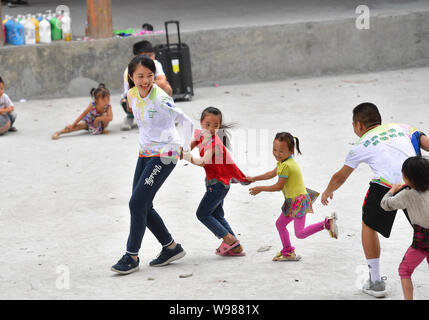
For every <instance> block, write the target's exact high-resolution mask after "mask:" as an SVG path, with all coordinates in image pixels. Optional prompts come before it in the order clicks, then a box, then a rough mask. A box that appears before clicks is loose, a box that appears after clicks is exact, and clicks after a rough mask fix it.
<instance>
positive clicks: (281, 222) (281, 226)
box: [276, 216, 287, 230]
mask: <svg viewBox="0 0 429 320" xmlns="http://www.w3.org/2000/svg"><path fill="white" fill-rule="evenodd" d="M286 225H287V223H286V220H285V219H284V217H283V216H280V217H279V218H278V219H277V221H276V228H277V229H278V230H283V229H284V228H286Z"/></svg>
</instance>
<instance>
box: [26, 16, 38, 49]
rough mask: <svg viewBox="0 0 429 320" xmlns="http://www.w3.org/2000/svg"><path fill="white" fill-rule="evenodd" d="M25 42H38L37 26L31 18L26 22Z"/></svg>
mask: <svg viewBox="0 0 429 320" xmlns="http://www.w3.org/2000/svg"><path fill="white" fill-rule="evenodd" d="M24 35H25V44H36V26H35V25H34V23H33V21H31V19H27V20H26V21H25V23H24Z"/></svg>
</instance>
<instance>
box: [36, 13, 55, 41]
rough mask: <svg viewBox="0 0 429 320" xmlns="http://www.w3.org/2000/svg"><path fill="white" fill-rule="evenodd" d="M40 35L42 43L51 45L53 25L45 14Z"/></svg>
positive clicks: (40, 27) (40, 26) (41, 22)
mask: <svg viewBox="0 0 429 320" xmlns="http://www.w3.org/2000/svg"><path fill="white" fill-rule="evenodd" d="M39 34H40V43H51V42H52V36H51V23H50V22H49V21H48V19H47V18H46V15H45V14H44V15H43V16H42V21H40V23H39Z"/></svg>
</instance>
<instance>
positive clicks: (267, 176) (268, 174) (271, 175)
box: [246, 168, 277, 182]
mask: <svg viewBox="0 0 429 320" xmlns="http://www.w3.org/2000/svg"><path fill="white" fill-rule="evenodd" d="M276 175H277V168H274V169H273V170H271V171H268V172H265V173H264V174H261V175H259V176H255V177H250V176H246V179H247V180H248V181H250V182H255V181H261V180H269V179H272V178H274V177H275V176H276Z"/></svg>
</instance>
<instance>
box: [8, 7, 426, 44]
mask: <svg viewBox="0 0 429 320" xmlns="http://www.w3.org/2000/svg"><path fill="white" fill-rule="evenodd" d="M29 3H30V6H29V7H23V6H18V7H15V8H8V7H7V6H6V5H3V8H2V16H3V17H4V15H5V14H10V15H13V16H16V15H17V14H27V13H33V14H37V13H39V12H41V13H43V12H45V11H46V10H52V11H55V8H56V7H57V6H58V5H60V4H63V5H67V6H69V8H70V13H71V18H72V29H73V34H74V35H75V36H82V35H84V34H85V21H86V1H83V0H64V1H57V0H40V1H39V0H29ZM362 4H365V5H368V6H369V8H370V10H371V15H372V16H374V15H390V14H397V13H400V12H415V11H421V10H428V9H429V3H428V2H427V1H425V0H369V1H365V2H362V1H360V0H324V1H317V0H301V1H293V0H265V1H260V0H234V1H230V0H217V1H211V0H185V1H176V0H163V1H157V0H144V1H141V0H127V1H119V0H112V19H113V29H128V28H135V29H140V28H141V26H142V25H143V23H150V24H152V25H153V27H154V29H155V30H164V21H167V20H179V21H180V26H181V30H182V31H184V32H186V31H194V30H207V29H217V28H228V27H231V28H232V27H242V26H257V25H260V26H262V25H274V24H284V23H296V22H302V21H321V20H332V19H344V18H349V17H357V14H356V12H355V11H356V8H357V7H358V6H359V5H362Z"/></svg>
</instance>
